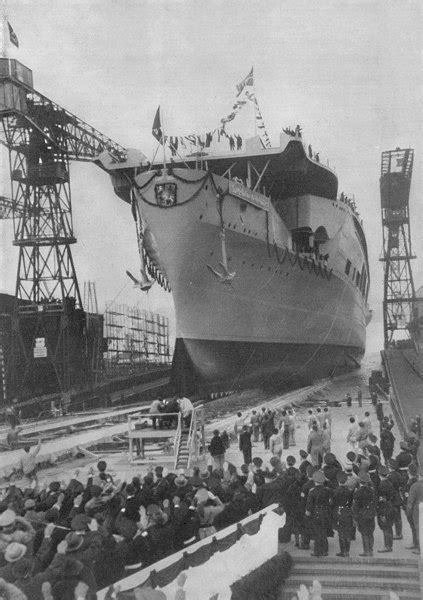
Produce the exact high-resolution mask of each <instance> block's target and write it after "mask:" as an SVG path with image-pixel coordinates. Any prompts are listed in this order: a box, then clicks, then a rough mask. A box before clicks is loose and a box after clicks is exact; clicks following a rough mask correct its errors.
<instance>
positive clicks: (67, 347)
mask: <svg viewBox="0 0 423 600" xmlns="http://www.w3.org/2000/svg"><path fill="white" fill-rule="evenodd" d="M0 119H1V124H2V131H0V133H1V135H0V141H1V142H2V143H3V144H4V145H5V146H7V148H8V150H9V165H10V174H11V181H12V197H11V199H10V202H11V204H12V207H14V208H15V210H14V211H13V218H14V234H15V239H14V244H15V245H16V246H17V247H18V248H19V259H18V273H17V278H16V298H17V309H16V311H15V312H16V314H15V320H14V323H13V325H12V330H13V333H12V341H13V344H12V345H13V347H14V348H13V351H12V356H14V357H15V359H14V360H12V363H14V364H12V365H11V371H12V372H13V373H14V378H15V382H14V384H13V382H12V386H11V387H12V388H13V393H15V394H16V393H19V389H18V388H20V389H21V390H22V389H23V387H25V385H26V384H30V380H31V371H32V367H33V362H34V360H33V359H34V357H36V356H38V357H40V356H42V355H43V354H44V357H46V356H48V357H50V362H51V365H50V367H51V369H52V370H53V374H54V376H55V377H56V379H57V382H58V384H59V388H60V389H61V390H68V389H69V388H70V386H71V385H72V384H73V383H74V380H75V378H77V377H78V374H79V376H80V366H78V365H76V364H74V365H72V360H71V359H70V353H72V352H74V353H78V352H79V350H80V349H79V348H77V347H73V346H75V344H74V345H73V346H72V341H71V339H70V337H71V336H70V334H71V333H72V331H75V328H76V329H78V327H79V328H80V327H82V325H78V323H79V319H78V318H76V317H77V316H78V315H77V311H81V312H82V308H83V307H82V301H81V294H80V290H79V286H78V280H77V276H76V272H75V266H74V263H73V259H72V252H71V246H72V244H74V243H75V242H76V238H75V236H74V232H73V224H72V204H71V191H70V180H69V161H70V160H77V161H92V159H93V158H95V157H96V156H97V155H98V154H100V153H101V152H104V151H105V150H107V151H108V153H109V154H110V155H111V157H112V159H113V160H114V161H116V162H122V161H124V160H125V159H126V150H125V149H124V148H123V147H122V146H120V145H119V144H117V143H115V142H113V141H112V140H111V139H109V138H107V137H106V136H104V135H103V134H101V133H100V132H99V131H97V130H96V129H94V128H93V127H91V126H90V125H88V124H87V123H84V121H82V120H81V119H79V118H78V117H76V116H75V115H73V114H72V113H70V112H69V111H67V110H65V109H64V108H62V107H61V106H59V105H57V104H56V103H54V102H53V101H52V100H50V99H48V98H46V97H45V96H43V95H42V94H40V93H39V92H37V91H36V90H35V89H34V88H33V79H32V71H31V70H30V69H28V68H27V67H25V66H24V65H22V64H21V63H20V62H18V61H17V60H14V59H9V58H0ZM0 193H1V191H0ZM5 202H6V203H5ZM5 202H3V204H4V208H3V211H6V212H7V208H8V207H7V200H6V201H5ZM47 314H49V315H52V314H55V315H56V320H57V323H58V324H57V325H55V326H54V327H53V329H54V330H55V331H54V335H53V333H51V334H50V335H49V332H48V331H47V329H48V327H46V323H45V322H46V319H44V315H47ZM75 319H76V321H75ZM29 322H30V323H31V326H30V325H29ZM58 329H59V331H57V330H58ZM29 330H30V334H29V333H28V331H29ZM23 333H25V336H26V338H25V339H27V338H28V335H30V337H32V342H31V343H32V347H33V348H36V347H37V344H38V343H39V342H37V340H40V339H44V340H45V348H44V349H43V348H42V347H41V348H40V347H39V348H38V350H37V351H35V350H34V353H32V347H28V345H27V344H25V343H24V339H23ZM83 346H84V345H83V344H82V346H81V348H83ZM18 355H19V357H20V358H19V359H18V358H16V357H17V356H18ZM18 363H19V364H18Z"/></svg>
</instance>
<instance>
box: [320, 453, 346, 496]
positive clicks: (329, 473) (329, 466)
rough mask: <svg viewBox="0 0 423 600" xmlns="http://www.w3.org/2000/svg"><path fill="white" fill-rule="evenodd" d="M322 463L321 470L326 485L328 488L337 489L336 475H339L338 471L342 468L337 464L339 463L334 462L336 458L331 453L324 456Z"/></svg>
mask: <svg viewBox="0 0 423 600" xmlns="http://www.w3.org/2000/svg"><path fill="white" fill-rule="evenodd" d="M323 462H324V467H323V469H322V470H323V474H324V476H325V478H326V480H327V485H329V487H331V488H333V489H335V488H336V487H338V482H337V479H336V475H337V473H339V471H341V470H342V467H341V465H340V464H339V462H338V461H337V460H336V456H335V455H334V454H332V452H327V453H326V454H325V457H324V459H323Z"/></svg>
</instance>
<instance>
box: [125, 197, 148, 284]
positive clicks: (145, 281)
mask: <svg viewBox="0 0 423 600" xmlns="http://www.w3.org/2000/svg"><path fill="white" fill-rule="evenodd" d="M131 196H132V198H131V200H132V201H131V209H132V216H133V217H134V220H135V225H136V228H137V242H138V254H139V255H140V263H141V265H140V275H141V279H137V278H136V277H134V276H133V275H132V273H130V272H129V271H126V274H127V275H128V277H129V278H130V279H131V280H132V282H133V283H134V287H135V288H138V289H140V290H141V291H143V292H148V291H149V289H150V288H151V286H152V285H153V283H154V281H150V279H149V278H148V277H147V273H146V268H145V261H144V252H143V250H144V232H143V223H142V219H141V215H140V214H139V209H138V206H137V203H136V201H135V194H134V191H133V189H131ZM137 215H138V218H137Z"/></svg>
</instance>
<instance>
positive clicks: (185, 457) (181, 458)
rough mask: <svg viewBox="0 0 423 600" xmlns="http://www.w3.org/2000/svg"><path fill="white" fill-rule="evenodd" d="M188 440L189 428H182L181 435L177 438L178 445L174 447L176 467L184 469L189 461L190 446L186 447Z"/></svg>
mask: <svg viewBox="0 0 423 600" xmlns="http://www.w3.org/2000/svg"><path fill="white" fill-rule="evenodd" d="M188 441H189V430H188V429H184V430H182V431H181V437H180V438H179V444H178V447H177V448H175V455H176V462H175V465H176V469H186V468H187V467H188V463H189V453H190V448H189V447H188Z"/></svg>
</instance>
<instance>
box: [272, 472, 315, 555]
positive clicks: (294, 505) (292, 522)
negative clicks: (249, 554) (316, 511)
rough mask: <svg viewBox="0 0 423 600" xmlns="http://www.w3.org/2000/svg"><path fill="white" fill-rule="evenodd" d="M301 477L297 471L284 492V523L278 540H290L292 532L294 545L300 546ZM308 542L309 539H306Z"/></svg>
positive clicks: (302, 498) (301, 524) (303, 507)
mask: <svg viewBox="0 0 423 600" xmlns="http://www.w3.org/2000/svg"><path fill="white" fill-rule="evenodd" d="M302 488H303V477H302V475H301V473H300V472H299V471H297V473H296V475H295V480H294V482H293V483H291V485H290V486H289V487H288V490H287V492H286V494H284V505H283V506H284V509H285V513H286V521H285V525H284V527H283V528H282V530H281V531H280V537H279V542H282V543H287V542H290V541H291V536H292V534H294V537H295V545H296V546H297V547H298V548H299V547H301V546H302V542H303V540H302V537H301V534H302V531H303V529H304V513H305V500H304V497H303V495H302ZM308 543H310V541H308Z"/></svg>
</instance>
